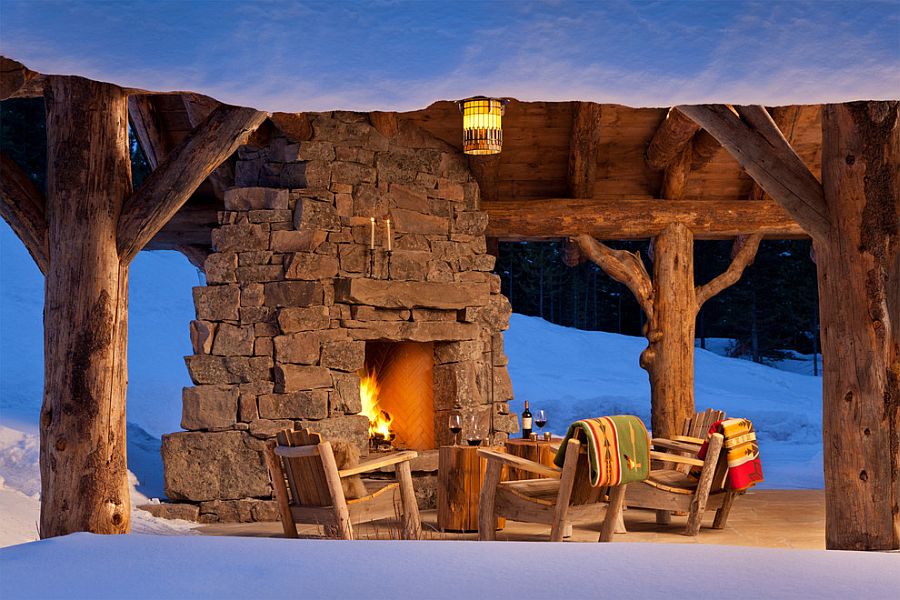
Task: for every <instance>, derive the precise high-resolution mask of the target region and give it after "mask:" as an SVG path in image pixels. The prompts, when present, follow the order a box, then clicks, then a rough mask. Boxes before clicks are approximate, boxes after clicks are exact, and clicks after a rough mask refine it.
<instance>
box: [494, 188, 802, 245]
mask: <svg viewBox="0 0 900 600" xmlns="http://www.w3.org/2000/svg"><path fill="white" fill-rule="evenodd" d="M481 209H482V210H483V211H485V212H487V214H488V217H489V221H488V227H487V231H486V232H485V235H487V236H488V237H496V238H499V239H501V240H510V241H512V240H540V239H554V238H560V237H576V236H579V235H582V234H588V235H591V236H593V237H595V238H597V239H601V240H629V239H647V238H651V237H654V236H656V235H658V234H659V233H660V232H661V231H662V230H663V229H664V228H665V227H666V226H667V225H669V224H671V223H684V224H685V225H687V227H688V228H689V229H690V230H691V231H693V232H694V236H695V237H696V238H697V239H701V240H718V239H728V238H733V237H736V236H738V235H742V234H752V233H761V234H763V236H764V237H767V238H775V239H786V238H804V237H806V233H805V232H804V230H803V229H802V228H801V227H800V226H799V225H798V224H797V223H796V222H795V221H794V220H793V219H792V218H791V217H790V216H789V215H788V213H787V212H786V211H785V210H784V209H783V208H781V206H779V205H778V204H776V203H774V202H750V201H747V200H669V201H666V202H662V201H660V200H657V199H649V200H628V199H622V200H616V201H608V200H606V201H599V200H579V199H571V198H548V199H543V200H514V201H501V202H485V203H484V204H482V207H481Z"/></svg>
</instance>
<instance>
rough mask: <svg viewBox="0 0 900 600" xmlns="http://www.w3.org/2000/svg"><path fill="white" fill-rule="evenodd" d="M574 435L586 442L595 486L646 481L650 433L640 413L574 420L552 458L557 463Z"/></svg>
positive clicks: (561, 460)
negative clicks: (640, 417) (638, 415)
mask: <svg viewBox="0 0 900 600" xmlns="http://www.w3.org/2000/svg"><path fill="white" fill-rule="evenodd" d="M573 437H575V439H577V440H578V441H580V442H581V443H583V444H586V446H587V451H588V460H589V463H590V471H591V485H593V486H594V487H603V486H608V485H622V484H625V483H630V482H632V481H643V480H645V479H647V477H648V476H649V474H650V436H649V435H648V434H647V428H646V427H645V426H644V423H643V422H642V421H641V420H640V419H639V418H637V417H634V416H631V415H616V416H613V417H596V418H593V419H583V420H581V421H575V422H574V423H572V424H571V425H569V431H568V432H566V437H565V438H563V443H562V445H561V446H560V447H559V451H558V452H557V453H556V458H554V459H553V462H554V463H555V464H556V466H558V467H562V466H563V462H564V461H565V456H566V444H567V443H568V441H569V440H570V439H571V438H573Z"/></svg>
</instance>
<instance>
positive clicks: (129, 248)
mask: <svg viewBox="0 0 900 600" xmlns="http://www.w3.org/2000/svg"><path fill="white" fill-rule="evenodd" d="M266 116H267V113H264V112H260V111H257V110H254V109H252V108H238V107H234V106H227V105H224V104H223V105H221V106H219V108H217V109H215V110H214V111H213V112H212V113H211V114H210V115H209V117H208V118H207V119H206V120H205V121H204V122H203V123H201V124H200V126H198V127H197V128H195V129H194V130H193V131H192V132H191V133H190V135H188V136H187V137H186V138H185V139H184V140H183V141H182V142H181V144H179V145H178V146H177V147H176V148H175V149H174V150H173V151H172V152H171V153H170V154H169V156H167V157H166V159H165V161H163V162H162V163H161V164H160V165H159V168H157V169H156V170H155V171H153V173H151V174H150V176H149V177H148V178H147V180H146V181H145V182H144V185H143V186H141V189H140V190H138V191H137V192H136V193H134V194H132V195H131V197H129V198H128V200H126V201H125V205H124V207H123V209H122V215H121V217H120V218H119V227H118V235H117V237H118V249H119V256H120V258H121V260H122V261H124V262H127V261H130V260H131V259H132V258H134V256H135V255H136V254H137V253H138V252H139V251H140V250H141V248H143V247H144V246H145V245H147V243H148V242H149V241H150V240H151V239H153V237H154V236H155V235H156V234H157V233H158V232H159V230H160V229H162V228H163V226H164V225H165V224H166V223H167V222H168V221H169V220H170V219H171V218H172V216H173V215H174V214H175V213H176V212H178V210H179V209H180V208H181V207H182V206H183V205H184V203H185V202H187V200H188V198H190V197H191V194H193V193H194V191H196V189H197V187H198V186H199V185H200V184H201V183H202V182H203V180H204V179H206V178H207V177H208V176H209V174H210V173H211V172H212V171H213V170H215V169H216V168H217V167H218V166H219V165H221V164H222V162H223V161H225V160H226V159H227V158H228V157H229V156H231V154H232V153H234V151H235V150H237V148H238V146H240V145H241V144H242V143H243V142H244V141H245V140H246V139H247V137H248V136H249V135H250V133H252V132H253V131H254V130H255V129H256V128H257V127H259V126H260V125H261V124H262V122H263V121H264V120H265V118H266Z"/></svg>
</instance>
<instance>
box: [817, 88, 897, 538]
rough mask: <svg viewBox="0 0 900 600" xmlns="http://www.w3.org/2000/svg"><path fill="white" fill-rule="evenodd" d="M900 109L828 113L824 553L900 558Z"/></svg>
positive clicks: (822, 254)
mask: <svg viewBox="0 0 900 600" xmlns="http://www.w3.org/2000/svg"><path fill="white" fill-rule="evenodd" d="M898 107H900V103H897V102H856V103H852V104H838V105H827V106H826V107H825V109H824V111H823V114H822V134H823V142H822V183H823V187H824V191H825V202H826V204H827V206H828V213H829V215H830V217H831V219H830V220H831V222H832V223H834V226H833V227H832V228H831V229H830V230H829V233H828V235H827V236H826V237H825V238H824V239H815V240H814V243H815V250H816V265H817V267H818V272H819V298H820V303H819V304H820V311H821V319H822V320H821V322H822V355H823V360H824V365H825V366H824V369H823V381H822V383H823V386H824V394H823V399H822V400H823V402H822V404H823V414H822V426H823V430H824V431H823V434H824V435H823V437H824V442H825V454H824V459H825V507H826V521H825V525H826V526H825V541H826V546H827V547H828V548H834V549H842V550H887V549H896V548H898V547H900V114H898Z"/></svg>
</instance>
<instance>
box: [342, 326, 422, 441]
mask: <svg viewBox="0 0 900 600" xmlns="http://www.w3.org/2000/svg"><path fill="white" fill-rule="evenodd" d="M359 375H360V396H361V398H362V405H363V409H362V413H363V414H365V415H366V416H367V417H368V418H369V445H370V448H372V449H375V450H377V449H387V448H389V447H391V446H393V447H394V448H402V449H405V450H432V449H434V448H435V447H436V441H435V431H434V344H433V343H431V342H427V343H423V342H381V341H370V342H366V362H365V366H364V367H363V368H362V369H361V370H360V372H359Z"/></svg>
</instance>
